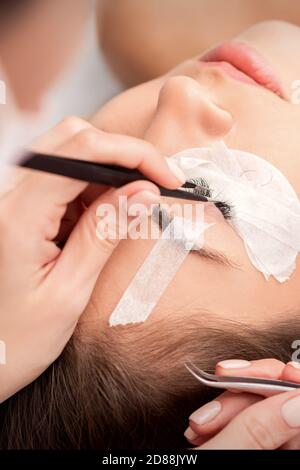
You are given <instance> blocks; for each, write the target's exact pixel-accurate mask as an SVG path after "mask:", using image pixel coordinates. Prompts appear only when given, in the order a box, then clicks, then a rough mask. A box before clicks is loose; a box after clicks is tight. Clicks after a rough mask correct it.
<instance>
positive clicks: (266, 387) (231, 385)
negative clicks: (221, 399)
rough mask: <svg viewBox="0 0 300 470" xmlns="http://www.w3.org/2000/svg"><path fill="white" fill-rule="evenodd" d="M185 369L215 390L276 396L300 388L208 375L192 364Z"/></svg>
mask: <svg viewBox="0 0 300 470" xmlns="http://www.w3.org/2000/svg"><path fill="white" fill-rule="evenodd" d="M185 367H186V368H187V369H188V371H189V372H190V373H191V374H192V375H193V376H194V377H195V378H196V379H198V380H199V381H200V382H201V383H202V384H204V385H207V386H209V387H214V388H222V389H233V390H241V391H244V392H252V393H256V391H257V393H258V394H261V393H262V394H263V393H264V392H267V393H268V394H269V393H270V392H271V393H270V394H276V393H281V392H290V391H291V390H296V389H297V388H300V384H298V383H294V382H287V381H283V380H273V379H262V378H258V377H226V376H218V375H214V374H208V373H207V372H204V371H203V370H201V369H199V367H197V366H196V365H195V364H193V363H192V362H189V363H187V364H185Z"/></svg>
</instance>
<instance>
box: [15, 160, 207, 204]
mask: <svg viewBox="0 0 300 470" xmlns="http://www.w3.org/2000/svg"><path fill="white" fill-rule="evenodd" d="M18 165H19V166H21V167H24V168H30V169H32V170H38V171H43V172H46V173H52V174H55V175H60V176H66V177H68V178H73V179H76V180H80V181H85V182H88V183H96V184H104V185H106V186H113V187H115V188H119V187H121V186H124V185H125V184H128V183H131V182H133V181H137V180H144V181H151V180H149V178H147V177H146V176H145V175H143V174H142V173H140V172H139V171H137V170H130V169H128V168H123V167H120V166H117V165H104V164H100V163H93V162H90V161H85V160H76V159H74V158H67V157H59V156H56V155H47V154H43V153H35V152H28V153H27V154H25V156H24V157H23V159H22V160H21V161H20V162H19V163H18ZM158 187H159V189H160V192H161V195H162V196H166V197H173V198H178V199H188V200H191V201H202V202H209V201H211V199H209V198H207V197H205V196H201V195H199V194H193V192H191V191H185V190H184V188H189V189H190V188H195V187H196V184H194V183H189V182H187V183H185V184H184V185H183V186H182V187H181V188H183V189H166V188H164V187H162V186H158Z"/></svg>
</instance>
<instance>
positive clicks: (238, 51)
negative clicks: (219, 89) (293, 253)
mask: <svg viewBox="0 0 300 470" xmlns="http://www.w3.org/2000/svg"><path fill="white" fill-rule="evenodd" d="M200 61H201V62H202V63H209V64H211V65H215V66H220V67H222V68H223V70H224V71H225V73H227V74H228V75H230V76H231V77H233V78H234V79H236V80H239V81H243V82H248V83H251V84H252V85H259V86H262V87H264V88H266V89H267V90H269V91H271V92H272V93H275V94H276V95H278V96H279V97H280V98H284V92H283V88H282V85H281V83H280V81H279V80H278V78H277V77H276V75H275V73H274V72H273V70H272V69H271V67H270V66H269V64H268V63H267V62H266V60H265V59H264V58H263V57H262V56H261V55H260V54H259V53H258V52H257V51H256V50H254V49H252V48H251V47H250V46H248V45H247V44H244V43H241V42H226V43H223V44H222V45H220V46H218V47H216V48H215V49H213V50H211V51H210V52H208V53H207V54H205V55H204V56H202V57H201V58H200ZM228 65H229V66H228Z"/></svg>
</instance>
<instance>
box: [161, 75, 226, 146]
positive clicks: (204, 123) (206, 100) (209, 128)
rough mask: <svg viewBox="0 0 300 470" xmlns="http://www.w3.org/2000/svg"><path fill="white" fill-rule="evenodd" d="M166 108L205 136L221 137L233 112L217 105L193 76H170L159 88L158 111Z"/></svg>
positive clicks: (224, 133)
mask: <svg viewBox="0 0 300 470" xmlns="http://www.w3.org/2000/svg"><path fill="white" fill-rule="evenodd" d="M159 111H169V114H172V115H173V117H174V118H176V116H177V120H179V121H180V122H181V123H185V125H186V126H189V127H195V126H197V127H198V131H200V132H201V133H202V134H204V135H205V136H207V137H209V138H212V139H215V138H220V137H224V136H225V135H226V134H228V133H229V132H230V130H231V128H232V127H233V118H232V115H231V114H230V113H229V112H228V111H227V110H225V109H223V108H221V107H220V106H218V105H217V104H216V103H215V102H214V101H213V100H212V98H211V96H210V95H209V94H208V92H207V91H206V90H205V89H204V88H203V87H202V86H201V85H200V84H199V83H198V82H197V81H196V80H194V79H193V78H190V77H186V76H176V77H171V78H169V79H168V80H167V81H166V82H165V84H164V86H163V87H162V89H161V92H160V97H159V101H158V112H159Z"/></svg>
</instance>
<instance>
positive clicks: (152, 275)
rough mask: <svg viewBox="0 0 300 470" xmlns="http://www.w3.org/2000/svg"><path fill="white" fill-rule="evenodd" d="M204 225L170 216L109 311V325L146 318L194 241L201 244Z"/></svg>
mask: <svg viewBox="0 0 300 470" xmlns="http://www.w3.org/2000/svg"><path fill="white" fill-rule="evenodd" d="M206 227H207V225H206V224H205V223H204V222H203V220H201V221H200V220H197V221H196V222H192V221H191V220H186V219H183V218H181V217H175V218H174V219H173V221H172V222H171V223H170V224H169V225H168V227H167V228H166V229H165V231H164V232H163V234H162V236H161V238H160V239H159V240H158V242H157V243H156V244H155V246H154V247H153V248H152V250H151V251H150V253H149V255H148V256H147V258H146V260H145V261H144V263H143V264H142V266H141V267H140V269H139V270H138V271H137V273H136V274H135V276H134V278H133V280H132V282H131V284H130V286H129V287H128V289H127V290H126V292H125V293H124V295H123V297H122V298H121V300H120V301H119V303H118V305H117V306H116V308H115V310H114V311H113V313H112V314H111V316H110V319H109V324H110V326H117V325H127V324H129V323H141V322H144V321H146V320H147V318H148V317H149V315H150V313H151V312H152V310H153V309H154V307H155V306H156V304H157V302H158V301H159V299H160V297H161V296H162V294H163V292H164V291H165V290H166V288H167V287H168V285H169V284H170V282H171V281H172V279H173V278H174V276H175V274H176V273H177V271H178V270H179V268H180V267H181V265H182V263H183V262H184V260H185V259H186V257H187V255H188V254H189V252H190V250H191V249H192V248H193V246H194V245H195V243H196V242H197V247H198V246H199V245H200V246H201V245H203V238H204V237H203V234H204V231H205V229H206Z"/></svg>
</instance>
